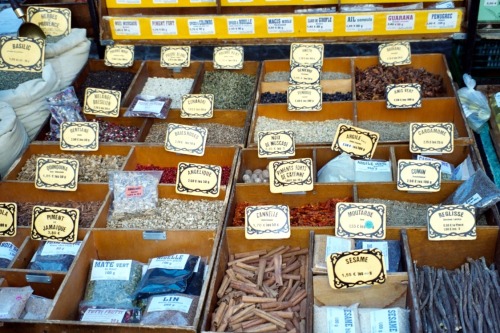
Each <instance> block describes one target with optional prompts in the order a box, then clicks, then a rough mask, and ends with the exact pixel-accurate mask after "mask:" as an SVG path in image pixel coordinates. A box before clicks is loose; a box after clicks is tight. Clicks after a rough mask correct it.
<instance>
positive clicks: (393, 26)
mask: <svg viewBox="0 0 500 333" xmlns="http://www.w3.org/2000/svg"><path fill="white" fill-rule="evenodd" d="M413 29H415V14H414V13H401V14H387V16H386V23H385V30H387V31H410V30H413Z"/></svg>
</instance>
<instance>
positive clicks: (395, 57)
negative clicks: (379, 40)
mask: <svg viewBox="0 0 500 333" xmlns="http://www.w3.org/2000/svg"><path fill="white" fill-rule="evenodd" d="M378 61H379V63H380V64H381V65H382V66H401V65H408V64H411V48H410V43H409V42H397V43H386V44H380V45H379V46H378Z"/></svg>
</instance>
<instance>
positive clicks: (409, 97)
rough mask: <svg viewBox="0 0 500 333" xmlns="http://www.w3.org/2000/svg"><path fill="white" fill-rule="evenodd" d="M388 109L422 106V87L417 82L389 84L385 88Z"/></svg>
mask: <svg viewBox="0 0 500 333" xmlns="http://www.w3.org/2000/svg"><path fill="white" fill-rule="evenodd" d="M385 93H386V96H387V108H388V109H411V108H421V107H422V88H421V86H420V84H418V83H409V84H389V85H388V86H387V87H386V88H385Z"/></svg>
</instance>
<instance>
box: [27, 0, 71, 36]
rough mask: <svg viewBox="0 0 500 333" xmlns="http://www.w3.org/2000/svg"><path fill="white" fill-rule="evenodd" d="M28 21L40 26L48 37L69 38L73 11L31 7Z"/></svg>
mask: <svg viewBox="0 0 500 333" xmlns="http://www.w3.org/2000/svg"><path fill="white" fill-rule="evenodd" d="M26 17H27V21H28V22H31V23H34V24H36V25H38V26H39V27H40V28H41V29H42V31H43V32H44V33H45V35H46V36H52V37H59V36H67V35H69V33H70V32H71V11H70V10H69V9H68V8H56V7H50V8H49V7H38V6H30V7H28V10H27V12H26Z"/></svg>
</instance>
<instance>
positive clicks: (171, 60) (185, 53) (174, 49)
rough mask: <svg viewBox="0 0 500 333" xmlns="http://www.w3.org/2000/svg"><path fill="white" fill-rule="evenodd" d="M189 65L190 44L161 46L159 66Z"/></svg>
mask: <svg viewBox="0 0 500 333" xmlns="http://www.w3.org/2000/svg"><path fill="white" fill-rule="evenodd" d="M190 65H191V46H162V47H161V57H160V66H161V67H168V68H175V67H189V66H190Z"/></svg>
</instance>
